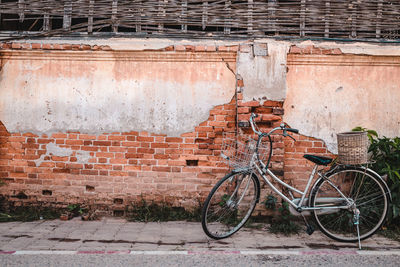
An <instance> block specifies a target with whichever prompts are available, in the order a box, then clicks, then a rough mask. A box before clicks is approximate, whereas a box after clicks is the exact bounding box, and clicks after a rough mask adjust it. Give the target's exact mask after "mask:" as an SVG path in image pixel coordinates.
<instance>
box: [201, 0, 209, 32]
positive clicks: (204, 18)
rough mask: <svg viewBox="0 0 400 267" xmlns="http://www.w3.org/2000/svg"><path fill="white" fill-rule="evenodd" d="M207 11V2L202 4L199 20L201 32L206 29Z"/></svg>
mask: <svg viewBox="0 0 400 267" xmlns="http://www.w3.org/2000/svg"><path fill="white" fill-rule="evenodd" d="M207 9H208V2H203V16H202V19H201V28H202V29H203V30H205V29H206V26H207V21H208V15H207V11H208V10H207Z"/></svg>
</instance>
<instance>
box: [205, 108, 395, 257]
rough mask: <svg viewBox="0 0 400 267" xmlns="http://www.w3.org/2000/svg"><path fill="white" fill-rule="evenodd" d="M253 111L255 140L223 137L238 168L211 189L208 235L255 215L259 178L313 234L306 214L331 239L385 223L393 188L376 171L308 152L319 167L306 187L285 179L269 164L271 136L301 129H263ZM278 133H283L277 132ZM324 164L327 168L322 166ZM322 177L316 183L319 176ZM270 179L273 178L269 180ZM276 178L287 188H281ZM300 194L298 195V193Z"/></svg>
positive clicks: (223, 233)
mask: <svg viewBox="0 0 400 267" xmlns="http://www.w3.org/2000/svg"><path fill="white" fill-rule="evenodd" d="M256 117H257V116H256V115H255V114H251V117H250V125H251V128H252V130H253V132H254V133H255V134H256V135H257V137H256V138H254V139H253V138H248V139H243V138H242V137H241V136H237V135H235V136H233V137H234V138H233V137H232V138H231V139H229V138H224V148H223V149H222V150H223V151H222V153H221V156H222V157H223V158H224V159H225V160H227V161H228V164H229V165H230V166H231V167H233V170H232V171H231V172H230V173H228V174H227V175H226V176H225V177H223V178H222V179H221V180H220V181H219V182H218V183H217V184H216V185H215V186H214V188H213V189H212V190H211V192H210V193H209V195H208V197H207V199H206V201H205V203H204V206H203V210H202V227H203V230H204V232H205V233H206V234H207V236H209V237H211V238H213V239H222V238H226V237H229V236H231V235H233V234H234V233H236V232H237V231H238V230H239V229H240V228H241V227H242V226H243V225H244V224H245V223H246V222H247V220H248V219H249V218H250V216H251V214H252V212H253V211H254V208H255V206H256V204H257V203H258V202H259V198H260V180H263V181H264V182H265V183H267V185H268V186H269V187H270V188H271V189H272V190H273V191H274V192H275V193H276V194H278V195H279V196H280V197H281V198H282V199H283V200H285V201H286V202H288V203H289V205H290V206H292V207H293V208H294V210H295V211H296V212H298V213H300V214H301V215H302V216H303V219H304V222H305V224H306V226H307V230H306V231H307V233H308V234H312V233H313V232H314V229H313V227H312V226H311V225H310V224H308V222H307V220H306V218H305V216H304V213H306V212H308V213H312V215H313V218H314V220H315V222H316V224H317V225H318V227H319V229H320V230H321V231H322V232H323V233H324V234H325V235H326V236H328V237H330V238H332V239H334V240H337V241H342V242H357V241H358V243H359V247H360V249H361V240H364V239H366V238H368V237H370V236H372V235H373V234H374V233H375V232H376V231H377V230H378V229H379V228H380V227H381V226H382V224H383V223H384V221H385V218H386V216H387V213H388V208H389V204H390V201H391V194H390V190H389V188H388V186H387V184H386V183H385V181H384V180H383V179H382V177H381V176H379V175H378V174H377V173H376V172H374V171H373V170H371V169H369V168H368V167H365V166H363V165H341V164H338V163H336V164H333V165H332V166H331V167H330V169H329V170H327V171H324V169H326V168H327V167H326V166H328V165H329V164H331V163H332V161H333V159H332V158H328V157H321V156H316V155H309V154H306V155H304V158H306V159H307V160H309V161H311V162H313V163H314V164H315V165H314V167H313V169H312V171H311V174H310V177H309V179H308V181H307V183H306V186H305V189H304V191H301V190H299V189H297V188H295V187H292V186H290V185H289V184H287V183H285V182H284V181H282V180H281V179H280V178H278V177H277V176H276V175H275V174H274V173H273V172H272V171H271V170H270V169H269V168H268V167H269V163H270V160H271V156H272V151H273V147H272V138H271V136H272V135H273V134H276V133H275V132H278V131H282V132H281V133H280V134H281V135H283V136H284V137H290V138H292V139H293V140H295V141H296V139H295V138H294V137H293V136H292V135H290V134H289V133H296V134H297V133H298V132H299V131H298V130H297V129H292V128H288V127H286V126H285V124H283V123H282V124H281V125H280V126H279V127H276V128H274V129H272V130H271V131H269V132H268V133H263V132H261V131H260V130H259V128H258V127H257V124H256V123H255V121H254V119H255V118H256ZM278 134H279V133H278ZM320 166H324V168H321V170H318V168H319V167H320ZM316 174H317V176H318V178H317V179H316V181H315V182H314V184H313V185H312V186H311V183H312V181H313V180H314V176H315V175H316ZM269 177H271V178H272V180H271V178H269ZM272 181H275V182H277V183H278V184H279V185H281V186H283V188H286V190H287V193H286V194H284V193H283V190H282V191H281V190H279V189H278V188H277V187H276V186H274V184H273V183H272ZM296 194H297V195H299V197H297V198H296V197H295V195H296ZM307 194H308V197H306V196H307Z"/></svg>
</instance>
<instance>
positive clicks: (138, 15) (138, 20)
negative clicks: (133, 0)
mask: <svg viewBox="0 0 400 267" xmlns="http://www.w3.org/2000/svg"><path fill="white" fill-rule="evenodd" d="M141 6H142V2H141V1H139V3H138V4H137V8H136V9H135V10H136V19H135V21H136V32H142V23H141V22H142V18H141V16H142V12H141V10H142V9H141Z"/></svg>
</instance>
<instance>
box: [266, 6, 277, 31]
mask: <svg viewBox="0 0 400 267" xmlns="http://www.w3.org/2000/svg"><path fill="white" fill-rule="evenodd" d="M275 13H276V0H268V31H272V32H274V34H277V33H278V32H277V30H276V18H275Z"/></svg>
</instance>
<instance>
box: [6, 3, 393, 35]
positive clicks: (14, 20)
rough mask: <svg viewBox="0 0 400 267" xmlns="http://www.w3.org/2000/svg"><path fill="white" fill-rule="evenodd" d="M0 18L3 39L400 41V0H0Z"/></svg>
mask: <svg viewBox="0 0 400 267" xmlns="http://www.w3.org/2000/svg"><path fill="white" fill-rule="evenodd" d="M0 19H1V25H0V31H1V32H3V35H5V32H19V33H20V34H25V35H29V34H31V35H32V34H36V35H37V34H41V35H48V36H51V35H67V34H71V33H79V32H84V33H87V34H95V33H97V32H109V33H115V34H117V33H120V34H122V33H126V34H127V33H129V34H131V35H135V34H136V35H157V36H160V35H161V36H185V35H188V36H193V37H196V36H199V37H217V36H222V37H229V36H232V37H235V36H236V37H241V36H243V37H249V36H252V37H263V36H288V37H293V36H294V37H300V38H338V39H355V40H357V39H377V40H383V39H387V40H398V39H399V38H400V0H392V1H383V0H353V1H349V0H297V1H290V0H286V1H283V0H264V1H260V0H247V1H234V0H220V1H218V0H217V1H204V0H149V1H145V0H133V1H122V0H76V1H58V0H57V1H56V0H42V1H40V0H30V1H29V0H15V1H5V0H3V1H1V0H0Z"/></svg>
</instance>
